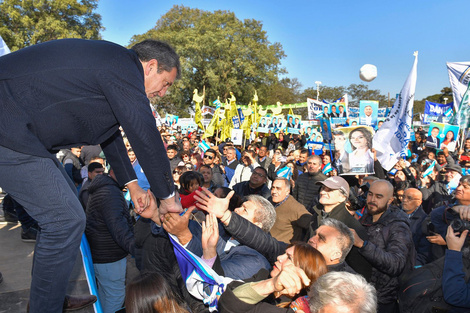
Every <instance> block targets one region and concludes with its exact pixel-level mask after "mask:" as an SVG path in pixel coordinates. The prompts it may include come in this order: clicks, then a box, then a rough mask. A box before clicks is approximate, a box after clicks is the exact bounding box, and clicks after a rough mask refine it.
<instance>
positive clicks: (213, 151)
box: [204, 149, 217, 156]
mask: <svg viewBox="0 0 470 313" xmlns="http://www.w3.org/2000/svg"><path fill="white" fill-rule="evenodd" d="M208 152H209V153H212V154H214V155H215V156H217V152H216V151H215V150H214V149H207V150H206V152H204V154H206V153H208Z"/></svg>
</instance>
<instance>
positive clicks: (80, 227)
mask: <svg viewBox="0 0 470 313" xmlns="http://www.w3.org/2000/svg"><path fill="white" fill-rule="evenodd" d="M0 186H1V187H2V188H3V189H4V190H5V191H6V192H7V193H9V194H10V195H11V196H12V197H13V199H15V200H16V201H17V202H18V203H20V204H21V205H22V206H24V208H25V210H26V212H28V214H29V215H31V217H32V218H34V219H35V220H36V221H37V222H38V225H39V227H40V228H41V231H40V233H38V236H37V239H36V246H35V251H34V259H33V268H32V279H31V290H30V310H29V312H30V313H37V312H52V313H56V312H62V307H63V303H64V298H65V292H66V289H67V284H68V281H69V278H70V274H71V272H72V269H73V267H74V264H75V261H76V259H77V255H78V251H79V247H80V240H81V237H82V234H83V231H84V230H85V225H86V221H85V213H84V211H83V208H82V206H81V205H80V201H79V200H78V197H77V189H76V188H75V185H74V184H73V182H72V181H71V180H70V178H69V177H68V175H67V173H66V172H65V170H64V168H63V166H62V164H61V163H60V162H59V161H58V160H57V159H56V158H55V157H54V156H53V155H51V158H42V157H38V156H33V155H27V154H23V153H20V152H17V151H14V150H11V149H8V148H6V147H3V146H0Z"/></svg>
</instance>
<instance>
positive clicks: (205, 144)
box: [197, 140, 210, 152]
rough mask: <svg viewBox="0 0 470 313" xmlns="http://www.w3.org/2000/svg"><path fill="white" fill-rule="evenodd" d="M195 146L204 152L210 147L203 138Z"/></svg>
mask: <svg viewBox="0 0 470 313" xmlns="http://www.w3.org/2000/svg"><path fill="white" fill-rule="evenodd" d="M197 146H198V147H199V148H201V150H202V151H203V152H206V151H207V150H209V149H210V146H209V144H208V143H207V142H206V141H205V140H201V141H200V142H199V144H198V145H197Z"/></svg>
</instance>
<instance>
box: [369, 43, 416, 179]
mask: <svg viewBox="0 0 470 313" xmlns="http://www.w3.org/2000/svg"><path fill="white" fill-rule="evenodd" d="M413 55H414V56H415V60H414V63H413V67H412V68H411V72H410V74H409V75H408V78H407V79H406V81H405V84H404V85H403V88H402V89H401V92H400V94H399V96H398V97H397V99H396V101H395V104H394V105H393V107H392V110H391V111H390V114H389V116H388V117H387V118H386V119H385V121H384V123H383V125H382V126H381V127H380V128H379V130H378V131H377V133H375V136H374V139H373V145H372V146H373V147H374V149H375V150H376V151H377V159H378V160H379V162H380V164H381V165H382V167H383V168H384V169H385V170H387V171H390V170H391V169H392V168H393V167H394V166H395V164H396V163H397V162H398V159H399V158H400V157H405V156H406V149H407V147H408V142H409V141H410V137H411V127H412V119H413V104H414V97H415V89H416V78H417V72H418V71H417V69H418V52H417V51H416V52H415V53H414V54H413Z"/></svg>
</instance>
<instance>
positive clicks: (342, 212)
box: [309, 202, 372, 281]
mask: <svg viewBox="0 0 470 313" xmlns="http://www.w3.org/2000/svg"><path fill="white" fill-rule="evenodd" d="M313 209H314V210H315V212H316V213H317V218H316V219H317V223H318V224H317V223H311V224H310V234H309V237H311V236H313V232H314V231H315V230H316V228H318V226H319V225H320V223H321V221H322V220H323V219H324V218H332V219H335V220H338V221H340V222H343V223H344V224H346V226H348V227H349V228H352V229H354V230H355V231H356V233H357V234H358V235H359V237H361V239H362V240H368V239H369V235H368V234H367V231H366V229H365V228H364V227H363V226H362V225H361V223H360V222H359V221H358V220H357V219H355V218H354V217H353V216H352V215H351V214H349V212H348V211H347V209H346V205H345V202H342V203H340V204H338V205H337V206H336V207H335V208H334V209H333V210H331V211H330V212H329V213H325V212H324V211H323V205H322V204H318V205H316V206H315V207H314V208H313ZM315 224H317V225H318V226H315ZM346 262H347V263H348V264H349V266H351V268H353V269H354V271H356V272H357V273H358V274H361V275H362V276H364V278H365V279H366V280H367V281H370V279H371V274H372V266H371V265H370V263H369V262H368V261H367V260H366V259H365V258H364V256H362V255H361V254H360V253H359V248H357V247H355V246H353V247H352V249H351V251H350V252H349V253H348V255H347V256H346Z"/></svg>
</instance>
